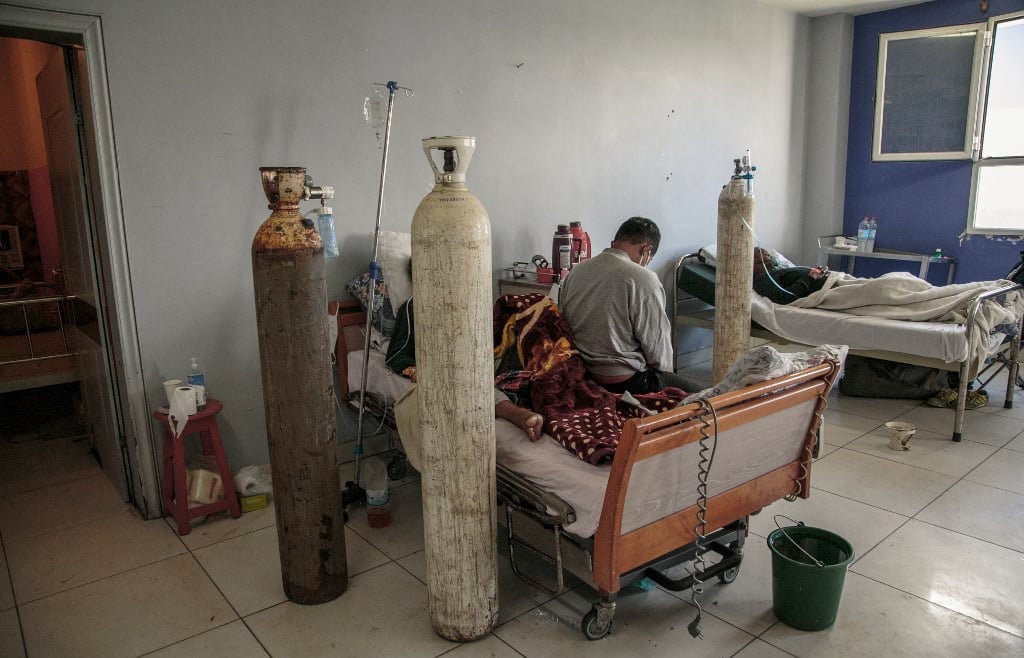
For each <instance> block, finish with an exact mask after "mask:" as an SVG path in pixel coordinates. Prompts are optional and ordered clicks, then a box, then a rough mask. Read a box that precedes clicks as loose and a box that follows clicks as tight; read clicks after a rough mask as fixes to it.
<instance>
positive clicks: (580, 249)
mask: <svg viewBox="0 0 1024 658" xmlns="http://www.w3.org/2000/svg"><path fill="white" fill-rule="evenodd" d="M569 232H570V233H572V257H571V260H572V264H573V265H575V264H576V263H582V262H583V261H585V260H588V259H589V258H590V234H588V233H587V232H586V231H584V230H583V222H569Z"/></svg>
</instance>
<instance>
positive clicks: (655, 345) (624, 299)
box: [558, 247, 673, 377]
mask: <svg viewBox="0 0 1024 658" xmlns="http://www.w3.org/2000/svg"><path fill="white" fill-rule="evenodd" d="M558 305H559V306H560V307H561V309H562V315H564V316H565V319H566V321H568V323H569V326H570V327H571V328H572V333H573V338H574V339H575V341H576V348H577V349H578V350H579V352H580V356H581V357H583V362H584V364H585V365H586V367H587V370H589V371H590V372H592V373H594V374H596V375H599V376H605V377H615V376H621V375H632V374H634V373H637V372H641V371H643V370H647V369H648V368H654V369H656V370H660V371H662V372H672V371H673V368H672V325H671V324H670V323H669V319H668V314H667V313H666V312H665V289H664V288H663V287H662V285H661V281H660V280H659V279H658V275H657V274H655V273H654V272H652V271H650V270H648V269H646V268H643V267H640V266H639V265H637V264H636V263H634V262H633V261H631V260H629V256H627V255H626V252H624V251H622V250H620V249H613V248H611V247H609V248H608V249H605V250H604V251H603V252H601V253H600V254H598V255H597V256H595V257H594V258H592V259H590V260H588V261H584V262H582V263H580V264H579V265H576V266H574V267H573V269H572V272H571V273H570V274H569V277H568V278H567V279H566V280H565V282H564V283H563V284H562V286H561V290H560V291H559V293H558Z"/></svg>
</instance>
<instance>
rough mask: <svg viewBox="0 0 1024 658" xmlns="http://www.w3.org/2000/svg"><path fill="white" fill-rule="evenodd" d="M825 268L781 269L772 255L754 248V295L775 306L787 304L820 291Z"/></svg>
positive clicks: (759, 248) (823, 281) (825, 274)
mask: <svg viewBox="0 0 1024 658" xmlns="http://www.w3.org/2000/svg"><path fill="white" fill-rule="evenodd" d="M828 273H829V272H828V268H827V267H800V266H795V267H783V266H781V265H779V264H778V261H776V260H775V259H774V258H773V256H772V254H771V253H770V252H769V251H767V250H766V249H762V248H761V247H755V248H754V292H756V293H757V294H759V295H761V296H762V297H767V298H768V299H770V300H772V301H773V302H775V303H776V304H789V303H791V302H794V301H796V300H798V299H802V298H803V297H807V296H808V295H810V294H812V293H815V292H817V291H819V290H821V288H822V286H824V285H825V281H826V280H827V277H828Z"/></svg>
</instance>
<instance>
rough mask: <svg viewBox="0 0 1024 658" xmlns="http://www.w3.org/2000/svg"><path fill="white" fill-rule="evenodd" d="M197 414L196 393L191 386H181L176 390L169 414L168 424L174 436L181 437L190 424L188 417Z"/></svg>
mask: <svg viewBox="0 0 1024 658" xmlns="http://www.w3.org/2000/svg"><path fill="white" fill-rule="evenodd" d="M194 413H196V391H195V389H194V388H192V387H191V386H179V387H178V388H176V389H174V397H172V398H171V409H170V412H169V413H168V414H167V423H168V425H170V426H171V431H172V432H174V436H176V437H178V436H181V433H182V432H183V431H184V430H185V425H186V424H187V423H188V417H189V416H191V415H192V414H194Z"/></svg>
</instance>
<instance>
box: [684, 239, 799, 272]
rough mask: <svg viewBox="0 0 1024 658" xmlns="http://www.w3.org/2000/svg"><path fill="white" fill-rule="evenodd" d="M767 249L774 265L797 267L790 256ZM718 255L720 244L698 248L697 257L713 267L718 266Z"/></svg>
mask: <svg viewBox="0 0 1024 658" xmlns="http://www.w3.org/2000/svg"><path fill="white" fill-rule="evenodd" d="M767 251H768V252H769V253H771V255H772V265H774V266H775V267H796V265H795V264H794V263H793V261H791V260H789V259H788V258H786V257H785V256H783V255H782V254H780V253H779V252H777V251H775V250H774V249H768V250H767ZM717 256H718V244H709V245H708V246H706V247H701V248H700V249H698V250H697V259H698V260H699V261H700V262H702V263H704V264H705V265H709V266H711V267H717V266H718V260H717ZM751 263H753V261H751Z"/></svg>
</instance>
